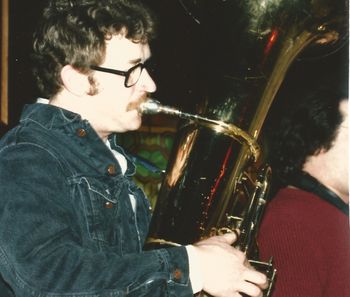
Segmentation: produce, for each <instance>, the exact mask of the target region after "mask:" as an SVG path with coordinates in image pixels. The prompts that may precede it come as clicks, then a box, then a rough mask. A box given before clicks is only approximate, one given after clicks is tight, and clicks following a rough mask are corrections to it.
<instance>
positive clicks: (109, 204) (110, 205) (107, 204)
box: [104, 201, 113, 208]
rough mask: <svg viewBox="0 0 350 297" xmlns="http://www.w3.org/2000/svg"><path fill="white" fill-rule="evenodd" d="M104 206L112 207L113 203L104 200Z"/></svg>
mask: <svg viewBox="0 0 350 297" xmlns="http://www.w3.org/2000/svg"><path fill="white" fill-rule="evenodd" d="M104 207H105V208H113V203H112V202H109V201H107V202H105V205H104Z"/></svg>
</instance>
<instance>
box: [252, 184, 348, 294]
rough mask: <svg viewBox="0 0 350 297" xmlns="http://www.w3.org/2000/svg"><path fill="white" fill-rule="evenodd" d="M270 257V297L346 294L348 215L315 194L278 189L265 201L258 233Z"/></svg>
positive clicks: (263, 250) (262, 251)
mask: <svg viewBox="0 0 350 297" xmlns="http://www.w3.org/2000/svg"><path fill="white" fill-rule="evenodd" d="M258 242H259V250H260V256H261V259H263V260H267V259H268V258H269V257H270V256H273V258H274V266H275V268H276V269H277V278H276V283H275V288H274V292H273V294H272V296H273V297H289V296H290V297H348V296H350V229H349V217H348V216H346V215H345V214H344V213H343V212H341V211H340V210H338V209H337V208H336V207H334V206H333V205H331V204H330V203H329V202H326V201H324V200H322V199H320V198H319V197H318V196H316V195H314V194H311V193H309V192H305V191H302V190H299V189H292V188H284V189H281V190H280V191H279V192H278V193H277V196H276V197H275V198H274V199H273V200H272V201H271V202H270V203H269V204H268V207H267V208H266V212H265V214H264V217H263V221H262V224H261V226H260V230H259V236H258Z"/></svg>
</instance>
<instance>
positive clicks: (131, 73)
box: [90, 63, 146, 88]
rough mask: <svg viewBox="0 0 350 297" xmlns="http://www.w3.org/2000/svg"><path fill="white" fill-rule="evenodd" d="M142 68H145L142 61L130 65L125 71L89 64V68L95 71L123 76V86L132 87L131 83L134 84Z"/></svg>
mask: <svg viewBox="0 0 350 297" xmlns="http://www.w3.org/2000/svg"><path fill="white" fill-rule="evenodd" d="M144 68H146V65H145V64H143V63H139V64H137V65H135V66H133V67H131V68H130V69H129V70H127V71H121V70H115V69H111V68H105V67H100V66H95V65H91V66H90V69H93V70H96V71H101V72H107V73H112V74H117V75H122V76H125V80H124V86H125V87H126V88H130V87H132V86H133V85H135V84H136V83H137V82H138V81H139V79H140V76H141V73H142V70H143V69H144Z"/></svg>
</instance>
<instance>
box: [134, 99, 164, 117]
mask: <svg viewBox="0 0 350 297" xmlns="http://www.w3.org/2000/svg"><path fill="white" fill-rule="evenodd" d="M139 112H140V113H141V114H156V113H159V112H161V105H160V102H159V101H157V100H155V99H151V98H149V99H148V100H147V101H144V102H142V103H141V104H140V105H139Z"/></svg>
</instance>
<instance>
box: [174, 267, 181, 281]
mask: <svg viewBox="0 0 350 297" xmlns="http://www.w3.org/2000/svg"><path fill="white" fill-rule="evenodd" d="M173 275H174V278H175V279H177V280H179V279H180V278H181V277H182V271H181V270H180V269H175V271H174V273H173Z"/></svg>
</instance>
